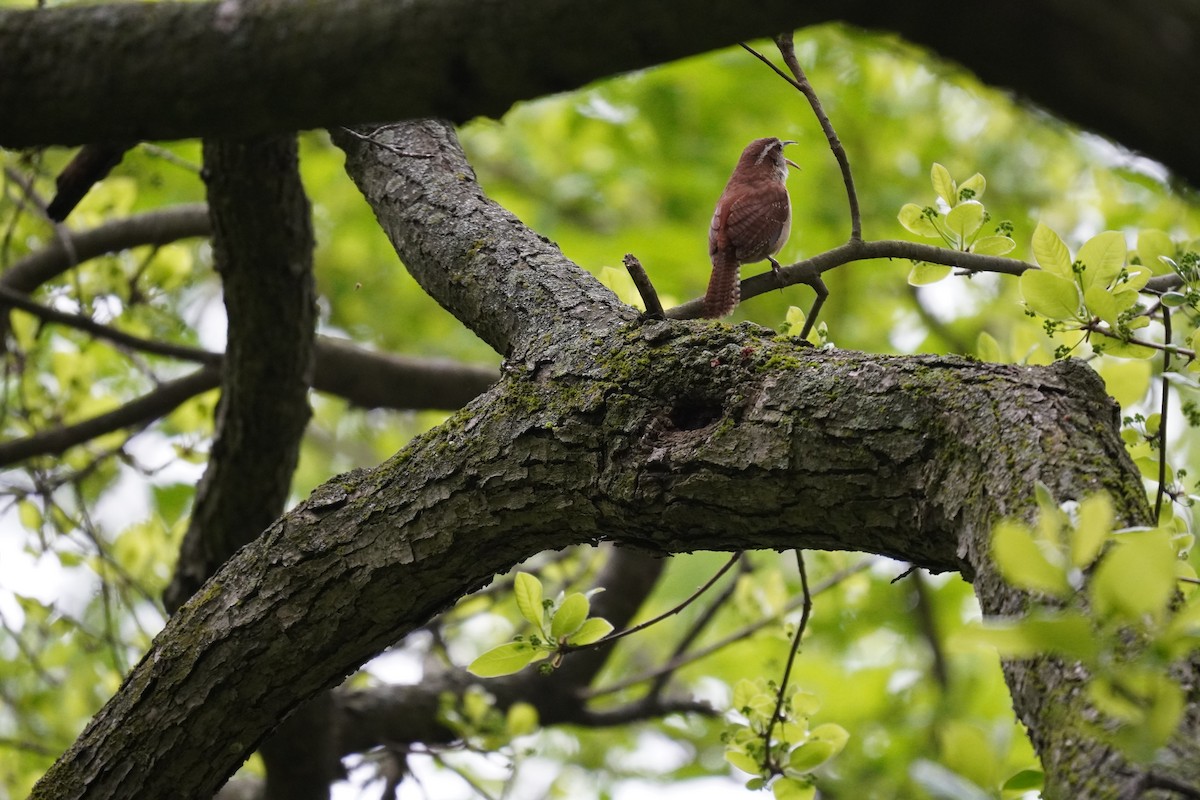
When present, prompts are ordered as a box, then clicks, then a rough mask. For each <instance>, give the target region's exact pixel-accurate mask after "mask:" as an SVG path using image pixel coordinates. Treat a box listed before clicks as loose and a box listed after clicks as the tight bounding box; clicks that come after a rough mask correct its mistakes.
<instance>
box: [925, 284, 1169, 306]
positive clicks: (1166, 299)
mask: <svg viewBox="0 0 1200 800" xmlns="http://www.w3.org/2000/svg"><path fill="white" fill-rule="evenodd" d="M910 283H911V281H910ZM1159 299H1160V300H1162V304H1163V305H1164V306H1166V307H1167V308H1179V307H1180V306H1181V305H1183V304H1184V303H1186V302H1187V295H1186V294H1182V293H1181V292H1163V295H1162V297H1161V298H1159Z"/></svg>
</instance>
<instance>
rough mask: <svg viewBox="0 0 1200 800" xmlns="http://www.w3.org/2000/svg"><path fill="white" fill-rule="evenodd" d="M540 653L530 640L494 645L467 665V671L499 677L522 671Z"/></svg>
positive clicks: (488, 676)
mask: <svg viewBox="0 0 1200 800" xmlns="http://www.w3.org/2000/svg"><path fill="white" fill-rule="evenodd" d="M537 654H538V651H537V649H536V648H534V646H533V645H531V644H529V642H509V643H508V644H502V645H500V646H499V647H493V648H492V649H491V650H488V651H487V652H486V653H484V654H482V655H481V656H479V658H477V659H475V660H474V661H472V662H471V665H470V666H468V667H467V672H470V673H471V674H472V675H477V676H478V677H480V678H497V677H499V676H501V675H512V674H513V673H514V672H520V671H521V670H522V669H524V668H525V667H526V665H528V664H529V662H531V661H533V659H534V656H536V655H537Z"/></svg>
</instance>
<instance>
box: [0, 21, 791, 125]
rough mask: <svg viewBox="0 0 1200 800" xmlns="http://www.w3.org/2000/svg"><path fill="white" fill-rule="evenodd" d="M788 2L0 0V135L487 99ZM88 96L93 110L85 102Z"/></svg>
mask: <svg viewBox="0 0 1200 800" xmlns="http://www.w3.org/2000/svg"><path fill="white" fill-rule="evenodd" d="M793 6H794V4H793V3H790V2H787V1H786V0H769V2H760V3H755V4H754V5H752V6H744V5H741V4H730V3H727V2H719V1H718V0H705V1H704V2H702V3H700V4H695V3H693V4H690V5H688V6H686V8H685V6H684V5H683V4H679V3H661V4H654V5H647V4H646V3H643V2H637V1H636V0H602V1H601V2H596V3H588V4H586V5H583V6H581V5H579V4H578V3H574V2H571V0H541V2H531V3H484V2H477V0H449V1H447V0H421V1H420V2H410V3H392V2H387V1H386V0H385V1H383V2H380V0H316V1H315V2H294V1H293V2H275V3H228V2H227V3H217V2H209V3H162V4H155V5H154V6H143V7H140V8H139V7H135V6H129V5H122V4H114V5H104V6H91V7H76V8H48V9H37V10H30V11H13V10H5V11H3V12H0V108H14V109H15V108H19V109H21V110H22V111H21V113H20V114H6V115H4V116H3V118H0V146H6V147H30V146H34V145H41V144H51V143H54V144H81V143H84V142H89V141H132V140H138V139H178V138H190V137H196V136H223V137H227V136H249V135H262V134H269V133H280V132H283V131H288V130H298V129H305V128H317V127H328V126H331V125H346V124H355V123H367V122H371V121H375V120H393V119H406V118H418V117H425V116H441V117H448V118H451V119H455V120H459V121H465V120H467V119H470V118H471V117H475V116H478V115H481V114H486V115H491V116H499V115H500V114H502V113H504V111H505V110H506V109H507V108H508V107H509V106H510V105H512V103H514V102H516V101H517V100H522V99H528V98H533V97H539V96H541V95H545V94H551V93H554V92H559V91H564V90H567V89H574V88H577V87H579V86H582V85H584V84H585V83H587V82H589V81H592V80H595V79H597V78H601V77H604V76H606V75H611V74H616V73H620V72H625V71H628V70H633V69H640V68H643V67H648V66H651V65H653V64H658V63H662V62H663V61H668V60H671V59H674V58H680V57H683V56H688V55H694V54H696V53H702V52H705V51H707V50H712V49H714V48H716V47H720V46H723V45H729V44H733V43H735V42H737V41H739V40H741V39H750V38H755V37H761V36H769V35H771V34H772V33H774V32H776V31H780V30H783V29H784V28H789V27H794V26H795V23H794V22H793V20H794V19H796V18H797V17H799V16H801V15H799V14H797V13H796V11H795V9H794V8H793ZM685 11H686V13H684V12H685ZM536 42H542V43H547V42H553V43H554V46H552V47H550V46H536V45H534V44H532V43H536ZM52 43H53V44H54V47H50V45H51V44H52ZM115 54H120V57H119V58H113V57H112V56H113V55H115ZM97 97H103V98H104V103H105V107H106V109H107V113H105V114H102V115H97V114H95V113H93V109H94V108H95V102H96V98H97Z"/></svg>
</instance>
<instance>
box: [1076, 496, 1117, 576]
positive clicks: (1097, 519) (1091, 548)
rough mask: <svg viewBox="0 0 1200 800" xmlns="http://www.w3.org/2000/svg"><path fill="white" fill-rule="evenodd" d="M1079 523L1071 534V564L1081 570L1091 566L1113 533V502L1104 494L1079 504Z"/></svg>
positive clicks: (1086, 499)
mask: <svg viewBox="0 0 1200 800" xmlns="http://www.w3.org/2000/svg"><path fill="white" fill-rule="evenodd" d="M1078 520H1079V521H1078V523H1076V525H1075V530H1074V532H1073V533H1072V534H1071V564H1073V565H1074V566H1076V567H1079V568H1080V569H1082V568H1084V567H1087V566H1090V565H1091V563H1092V562H1093V561H1095V560H1096V556H1098V555H1100V549H1101V548H1102V547H1104V542H1105V541H1106V540H1107V539H1108V536H1109V534H1110V533H1112V525H1113V507H1112V501H1111V500H1109V499H1108V495H1107V494H1104V493H1100V494H1095V495H1092V496H1091V497H1088V498H1085V499H1084V501H1083V502H1082V503H1080V504H1079V514H1078Z"/></svg>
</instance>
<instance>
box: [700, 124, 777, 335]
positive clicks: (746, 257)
mask: <svg viewBox="0 0 1200 800" xmlns="http://www.w3.org/2000/svg"><path fill="white" fill-rule="evenodd" d="M785 144H794V143H793V142H781V141H780V140H779V139H776V138H774V137H770V138H766V139H755V140H754V141H753V142H751V143H750V144H749V145H747V146H746V149H745V150H743V151H742V156H741V158H739V159H738V163H737V166H736V167H735V168H734V170H733V175H731V176H730V178H729V183H727V184H725V191H724V192H722V193H721V199H720V200H718V201H717V208H716V210H715V211H714V212H713V218H712V225H711V226H710V227H709V230H708V255H709V258H710V259H711V260H712V267H713V271H712V277H711V278H710V279H709V281H708V291H707V292H706V293H705V295H704V315H705V316H706V317H724V316H726V315H728V314H729V313H731V312H732V311H733V309H734V308H736V307H737V304H738V300H739V299H741V283H740V281H739V277H740V276H739V272H740V267H741V265H742V264H751V263H754V262H755V261H762V260H763V259H768V260H769V261H770V262H771V269H773V270H776V271H778V270H779V262H777V261H776V260H775V258H774V256H775V254H776V253H778V252H779V251H780V250H782V249H783V245H784V243H786V242H787V239H788V233H789V230H790V228H791V223H792V204H791V201H790V199H789V198H788V193H787V168H788V164H792V162H791V161H789V160H788V159H786V158H784V157H783V146H784V145H785ZM792 166H795V164H792Z"/></svg>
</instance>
